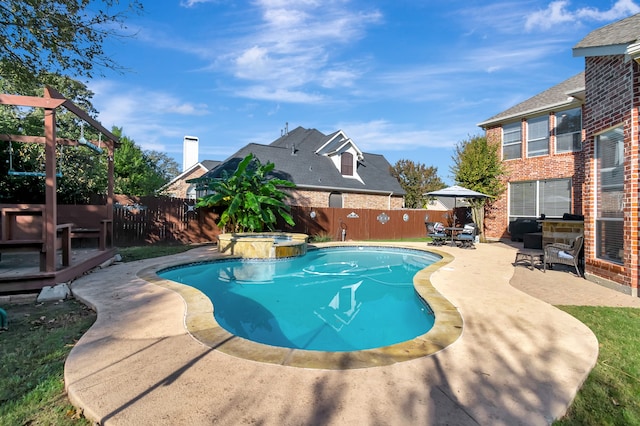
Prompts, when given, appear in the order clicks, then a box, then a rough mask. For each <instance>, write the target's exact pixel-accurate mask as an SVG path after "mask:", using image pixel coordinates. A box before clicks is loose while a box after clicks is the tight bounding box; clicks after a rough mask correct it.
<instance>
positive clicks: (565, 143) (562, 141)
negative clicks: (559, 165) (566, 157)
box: [556, 132, 582, 153]
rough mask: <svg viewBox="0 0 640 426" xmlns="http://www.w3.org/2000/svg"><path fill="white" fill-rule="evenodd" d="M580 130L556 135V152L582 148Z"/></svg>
mask: <svg viewBox="0 0 640 426" xmlns="http://www.w3.org/2000/svg"><path fill="white" fill-rule="evenodd" d="M581 135H582V132H579V133H569V134H566V135H558V136H556V152H558V153H560V152H572V151H580V150H581V149H582V137H581Z"/></svg>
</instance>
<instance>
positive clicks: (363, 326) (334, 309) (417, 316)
mask: <svg viewBox="0 0 640 426" xmlns="http://www.w3.org/2000/svg"><path fill="white" fill-rule="evenodd" d="M439 259H440V256H438V255H436V254H431V253H427V252H423V251H419V250H407V249H395V248H382V247H333V248H323V249H319V250H313V251H310V252H309V253H307V254H306V255H305V256H301V257H296V258H289V259H284V260H282V259H281V260H266V261H265V260H238V259H234V260H218V261H212V262H206V263H198V264H191V265H185V266H180V267H176V268H170V269H166V270H163V271H160V272H159V273H158V275H160V276H161V277H162V278H166V279H170V280H173V281H177V282H180V283H183V284H187V285H189V286H192V287H195V288H197V289H199V290H200V291H202V292H203V293H204V294H205V295H207V296H208V297H209V298H210V299H211V302H212V303H213V306H214V315H215V319H216V321H217V322H218V323H219V324H220V326H222V327H223V328H225V329H226V330H227V331H229V332H230V333H232V334H235V335H237V336H240V337H243V338H246V339H249V340H253V341H255V342H259V343H265V344H268V345H273V346H282V347H288V348H296V349H306V350H318V351H332V352H341V351H356V350H363V349H371V348H377V347H382V346H388V345H392V344H395V343H400V342H403V341H406V340H410V339H413V338H414V337H416V336H419V335H422V334H424V333H426V332H427V331H429V330H430V329H431V328H432V327H433V323H434V316H433V313H432V311H431V309H430V308H429V306H428V305H427V304H426V303H425V302H424V301H423V300H422V299H421V298H420V297H418V295H417V293H416V292H415V289H414V287H413V276H414V275H415V274H416V272H418V271H419V270H421V269H423V268H425V267H427V266H429V265H431V264H432V263H434V262H436V261H438V260H439Z"/></svg>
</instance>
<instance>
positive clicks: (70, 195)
mask: <svg viewBox="0 0 640 426" xmlns="http://www.w3.org/2000/svg"><path fill="white" fill-rule="evenodd" d="M41 77H42V81H43V82H44V83H45V84H48V85H50V86H52V87H54V88H56V90H58V91H59V92H60V93H61V94H62V95H63V96H65V98H67V99H70V100H71V101H73V102H74V103H75V104H76V105H78V106H80V107H81V108H83V109H84V110H85V111H87V112H88V113H89V114H90V115H92V116H95V115H96V111H95V109H94V107H93V105H92V104H91V98H92V97H93V92H91V91H90V90H89V89H88V88H87V87H86V86H85V85H84V84H83V83H81V82H78V81H76V80H74V79H72V78H69V77H65V76H60V75H55V74H44V75H42V76H41ZM0 91H2V92H3V93H14V92H16V91H17V90H16V86H15V84H14V83H13V82H11V81H9V80H6V79H2V78H0ZM22 92H23V94H25V95H28V96H38V97H41V96H42V95H43V92H44V88H43V87H38V86H36V85H35V83H34V84H32V85H31V86H30V87H28V88H27V87H26V86H25V87H23V90H22ZM43 120H44V111H43V110H42V109H41V108H24V107H13V106H9V105H2V106H0V133H4V134H13V135H16V134H17V135H30V136H37V135H43V134H44V133H43V131H44V129H43ZM56 128H57V132H56V133H57V136H58V138H69V139H76V140H77V139H78V137H79V136H80V128H81V123H80V120H79V119H78V118H77V117H76V116H75V115H74V114H72V113H70V112H68V111H67V110H65V109H64V108H59V109H58V110H57V111H56ZM85 137H86V138H87V139H93V140H96V139H97V138H98V137H97V134H96V133H95V132H93V131H92V129H91V128H90V127H89V126H86V127H85ZM57 157H58V161H57V171H58V172H59V173H60V176H59V177H58V179H57V186H58V202H59V203H61V204H76V203H78V204H83V203H87V202H89V200H90V198H91V196H92V195H94V194H99V195H100V194H105V193H106V188H107V165H106V155H99V154H97V153H96V152H95V151H92V150H90V149H88V148H87V147H83V146H77V147H73V146H62V145H59V146H58V148H57ZM10 168H12V169H13V170H14V171H18V172H25V171H26V172H44V146H43V145H41V144H34V143H29V144H27V143H17V142H13V143H11V146H10V144H9V142H0V194H2V195H0V197H1V198H2V199H4V200H6V201H7V202H9V201H10V202H25V203H42V202H44V178H43V177H39V176H10V175H9V169H10Z"/></svg>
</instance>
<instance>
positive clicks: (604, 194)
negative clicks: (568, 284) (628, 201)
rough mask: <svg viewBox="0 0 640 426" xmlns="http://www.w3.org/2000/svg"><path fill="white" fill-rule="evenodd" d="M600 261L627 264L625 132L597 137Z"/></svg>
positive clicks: (598, 248) (615, 130) (617, 131)
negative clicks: (624, 222) (624, 208)
mask: <svg viewBox="0 0 640 426" xmlns="http://www.w3.org/2000/svg"><path fill="white" fill-rule="evenodd" d="M596 179H597V184H596V257H598V258H600V259H604V260H608V261H611V262H615V263H623V249H624V243H623V242H624V228H623V210H622V204H623V199H624V132H623V129H622V127H618V128H615V129H612V130H609V131H607V132H605V133H603V134H601V135H599V136H597V137H596Z"/></svg>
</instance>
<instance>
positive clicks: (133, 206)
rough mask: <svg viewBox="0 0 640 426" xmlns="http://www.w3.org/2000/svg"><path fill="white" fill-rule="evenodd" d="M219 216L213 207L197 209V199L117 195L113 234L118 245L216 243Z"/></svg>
mask: <svg viewBox="0 0 640 426" xmlns="http://www.w3.org/2000/svg"><path fill="white" fill-rule="evenodd" d="M218 217H219V215H218V214H217V213H216V212H215V211H213V210H212V209H203V208H199V209H196V208H195V201H194V200H184V199H180V198H169V197H128V196H124V195H116V197H115V201H114V208H113V237H114V241H115V244H116V246H119V247H127V246H136V245H144V244H150V243H158V242H160V243H167V244H178V243H180V244H187V243H206V242H214V241H216V236H217V235H218V234H219V233H220V231H219V230H218V227H217V226H216V221H217V220H218Z"/></svg>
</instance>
